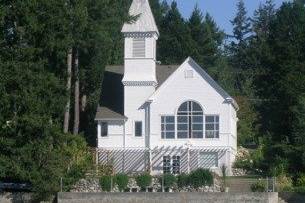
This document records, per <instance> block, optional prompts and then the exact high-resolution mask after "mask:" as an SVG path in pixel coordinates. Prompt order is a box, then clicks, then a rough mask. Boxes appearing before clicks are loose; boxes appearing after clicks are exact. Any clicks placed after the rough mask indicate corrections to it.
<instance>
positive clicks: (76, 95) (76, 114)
mask: <svg viewBox="0 0 305 203" xmlns="http://www.w3.org/2000/svg"><path fill="white" fill-rule="evenodd" d="M74 74H75V84H74V127H73V134H74V135H77V134H78V130H79V61H78V50H77V49H76V50H75V56H74Z"/></svg>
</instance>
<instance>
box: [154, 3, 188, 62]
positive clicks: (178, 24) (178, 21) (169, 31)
mask: <svg viewBox="0 0 305 203" xmlns="http://www.w3.org/2000/svg"><path fill="white" fill-rule="evenodd" d="M159 29H160V32H161V34H162V35H161V36H160V39H159V46H158V52H157V54H158V58H159V59H160V60H161V62H162V63H163V64H179V63H181V62H183V61H184V60H185V59H186V58H187V57H188V56H189V53H191V50H192V47H193V45H192V39H191V35H190V30H189V28H188V26H187V24H186V22H185V20H184V19H183V18H182V16H181V14H180V12H179V10H178V8H177V3H176V2H175V1H173V2H172V4H171V7H170V9H169V10H168V12H167V13H166V15H165V16H164V19H163V22H162V25H161V27H160V28H159Z"/></svg>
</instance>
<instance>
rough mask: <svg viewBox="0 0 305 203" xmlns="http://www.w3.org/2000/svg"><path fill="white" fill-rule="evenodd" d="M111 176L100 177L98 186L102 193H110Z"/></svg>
mask: <svg viewBox="0 0 305 203" xmlns="http://www.w3.org/2000/svg"><path fill="white" fill-rule="evenodd" d="M111 179H112V177H111V176H102V177H101V178H100V186H101V188H102V190H103V191H105V192H110V191H111V182H112V180H111Z"/></svg>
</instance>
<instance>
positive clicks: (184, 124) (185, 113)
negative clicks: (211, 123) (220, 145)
mask: <svg viewBox="0 0 305 203" xmlns="http://www.w3.org/2000/svg"><path fill="white" fill-rule="evenodd" d="M177 137H178V139H185V138H203V110H202V108H201V107H200V105H199V104H197V103H196V102H193V101H187V102H185V103H183V104H182V105H181V106H180V107H179V109H178V112H177Z"/></svg>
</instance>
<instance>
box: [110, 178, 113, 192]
mask: <svg viewBox="0 0 305 203" xmlns="http://www.w3.org/2000/svg"><path fill="white" fill-rule="evenodd" d="M110 192H113V176H111V181H110Z"/></svg>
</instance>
